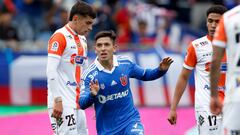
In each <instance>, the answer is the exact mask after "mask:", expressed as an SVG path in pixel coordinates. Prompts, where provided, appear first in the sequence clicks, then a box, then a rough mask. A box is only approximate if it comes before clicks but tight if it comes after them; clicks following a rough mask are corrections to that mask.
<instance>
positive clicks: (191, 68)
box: [183, 63, 194, 70]
mask: <svg viewBox="0 0 240 135" xmlns="http://www.w3.org/2000/svg"><path fill="white" fill-rule="evenodd" d="M183 67H184V68H186V69H189V70H193V69H194V67H190V66H188V65H186V64H185V63H183Z"/></svg>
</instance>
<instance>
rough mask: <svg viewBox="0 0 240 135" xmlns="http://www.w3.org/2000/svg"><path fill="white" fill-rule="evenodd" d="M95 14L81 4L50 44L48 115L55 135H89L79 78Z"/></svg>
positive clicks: (73, 9)
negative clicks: (80, 99)
mask: <svg viewBox="0 0 240 135" xmlns="http://www.w3.org/2000/svg"><path fill="white" fill-rule="evenodd" d="M95 18H96V13H95V11H94V10H93V8H92V7H91V6H90V5H88V4H87V3H85V2H80V1H78V2H77V3H76V4H75V5H73V7H72V8H71V11H70V16H69V22H68V23H67V24H66V25H65V26H64V27H62V28H60V29H58V30H57V31H56V32H55V33H54V34H53V35H52V37H51V38H50V40H49V44H48V62H47V78H48V109H49V110H48V111H49V117H50V121H51V124H52V128H53V131H54V133H55V134H61V135H70V134H71V135H87V134H88V130H87V125H86V117H85V113H84V111H83V110H80V109H79V105H78V104H77V103H78V100H79V94H80V87H79V84H80V77H81V73H82V71H83V66H84V63H85V61H86V56H87V42H86V38H85V36H84V35H87V34H88V32H89V31H91V30H92V25H93V22H94V19H95Z"/></svg>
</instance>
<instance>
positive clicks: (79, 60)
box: [70, 54, 87, 66]
mask: <svg viewBox="0 0 240 135" xmlns="http://www.w3.org/2000/svg"><path fill="white" fill-rule="evenodd" d="M86 60H87V57H84V56H80V55H77V54H72V55H71V58H70V62H71V63H72V64H77V65H80V66H83V65H84V64H85V61H86Z"/></svg>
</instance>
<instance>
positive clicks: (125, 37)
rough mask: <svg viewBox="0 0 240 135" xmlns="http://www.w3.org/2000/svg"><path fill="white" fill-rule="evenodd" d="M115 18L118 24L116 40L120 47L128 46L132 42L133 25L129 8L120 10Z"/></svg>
mask: <svg viewBox="0 0 240 135" xmlns="http://www.w3.org/2000/svg"><path fill="white" fill-rule="evenodd" d="M114 20H115V22H116V24H117V30H116V33H117V39H116V42H117V44H118V45H119V49H120V50H122V49H126V48H128V45H129V43H130V42H131V40H132V39H131V38H132V37H131V31H132V28H131V25H130V14H129V11H128V9H127V8H125V7H123V8H122V9H120V10H118V11H117V12H116V14H115V17H114Z"/></svg>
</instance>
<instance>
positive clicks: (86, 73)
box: [82, 62, 97, 79]
mask: <svg viewBox="0 0 240 135" xmlns="http://www.w3.org/2000/svg"><path fill="white" fill-rule="evenodd" d="M96 72H97V66H96V64H95V62H93V63H92V64H90V65H89V66H88V68H87V69H86V70H85V71H84V72H83V74H82V79H86V78H87V77H88V76H91V75H92V74H96Z"/></svg>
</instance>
